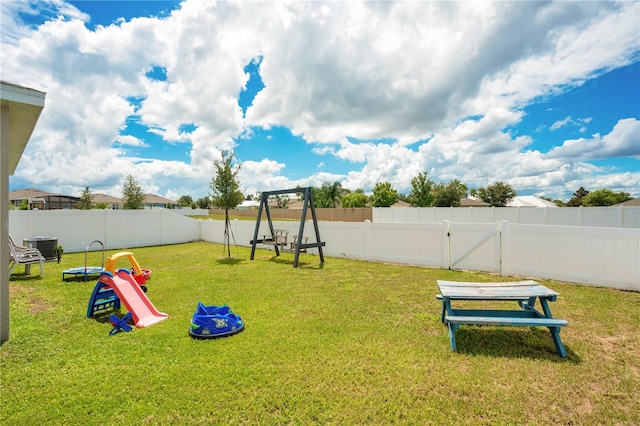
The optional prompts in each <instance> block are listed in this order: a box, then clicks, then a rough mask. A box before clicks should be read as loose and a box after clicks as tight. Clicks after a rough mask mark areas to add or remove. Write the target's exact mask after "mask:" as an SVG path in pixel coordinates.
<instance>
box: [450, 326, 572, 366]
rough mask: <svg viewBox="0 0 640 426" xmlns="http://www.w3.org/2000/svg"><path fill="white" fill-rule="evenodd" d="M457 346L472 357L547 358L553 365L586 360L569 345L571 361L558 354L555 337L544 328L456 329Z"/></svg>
mask: <svg viewBox="0 0 640 426" xmlns="http://www.w3.org/2000/svg"><path fill="white" fill-rule="evenodd" d="M456 343H457V346H458V352H460V353H465V354H469V355H484V356H492V357H504V358H514V359H520V358H530V359H546V360H549V361H553V362H572V363H580V362H581V361H582V359H581V358H580V356H579V355H577V354H576V353H575V352H573V351H572V350H571V349H569V348H568V347H567V346H566V345H565V349H566V351H567V358H562V357H561V356H560V355H558V353H557V352H556V349H555V346H554V344H553V339H552V338H551V334H550V333H549V331H548V330H547V329H541V328H533V327H482V326H466V327H461V328H459V329H458V330H456ZM563 343H564V342H563Z"/></svg>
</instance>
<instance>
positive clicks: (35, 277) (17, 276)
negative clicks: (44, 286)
mask: <svg viewBox="0 0 640 426" xmlns="http://www.w3.org/2000/svg"><path fill="white" fill-rule="evenodd" d="M42 279H44V278H42V277H41V276H40V274H39V273H36V274H34V273H31V274H29V275H27V274H26V273H24V272H22V273H20V272H18V273H15V272H14V273H13V274H11V277H10V281H24V282H30V281H39V280H42Z"/></svg>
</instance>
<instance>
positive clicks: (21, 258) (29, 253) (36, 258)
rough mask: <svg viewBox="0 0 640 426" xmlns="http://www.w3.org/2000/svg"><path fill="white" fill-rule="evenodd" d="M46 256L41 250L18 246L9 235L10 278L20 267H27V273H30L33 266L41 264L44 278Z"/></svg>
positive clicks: (25, 269)
mask: <svg viewBox="0 0 640 426" xmlns="http://www.w3.org/2000/svg"><path fill="white" fill-rule="evenodd" d="M44 260H45V259H44V256H43V255H42V253H40V250H38V249H36V248H29V247H24V246H20V245H17V244H16V243H15V242H14V241H13V238H11V235H9V276H11V274H12V273H13V271H14V270H15V269H16V267H17V266H18V265H25V268H24V271H25V273H27V274H28V273H29V271H30V269H31V265H33V264H35V263H39V264H40V277H41V278H44Z"/></svg>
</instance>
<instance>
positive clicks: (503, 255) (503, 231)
mask: <svg viewBox="0 0 640 426" xmlns="http://www.w3.org/2000/svg"><path fill="white" fill-rule="evenodd" d="M498 225H499V226H500V256H499V257H500V275H502V276H505V275H509V269H510V264H509V262H510V261H511V259H510V258H509V253H510V247H509V222H508V221H506V220H503V221H502V222H498Z"/></svg>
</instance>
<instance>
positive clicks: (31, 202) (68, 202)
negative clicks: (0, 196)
mask: <svg viewBox="0 0 640 426" xmlns="http://www.w3.org/2000/svg"><path fill="white" fill-rule="evenodd" d="M25 200H26V201H27V205H28V206H29V210H33V209H40V210H61V209H70V208H72V207H73V206H74V204H75V203H77V202H78V201H80V198H78V197H72V196H70V195H63V194H52V193H50V192H45V191H41V190H39V189H36V188H27V189H17V190H15V191H11V192H9V203H11V204H13V205H14V206H16V207H19V206H20V205H21V204H22V203H23V202H24V201H25Z"/></svg>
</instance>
